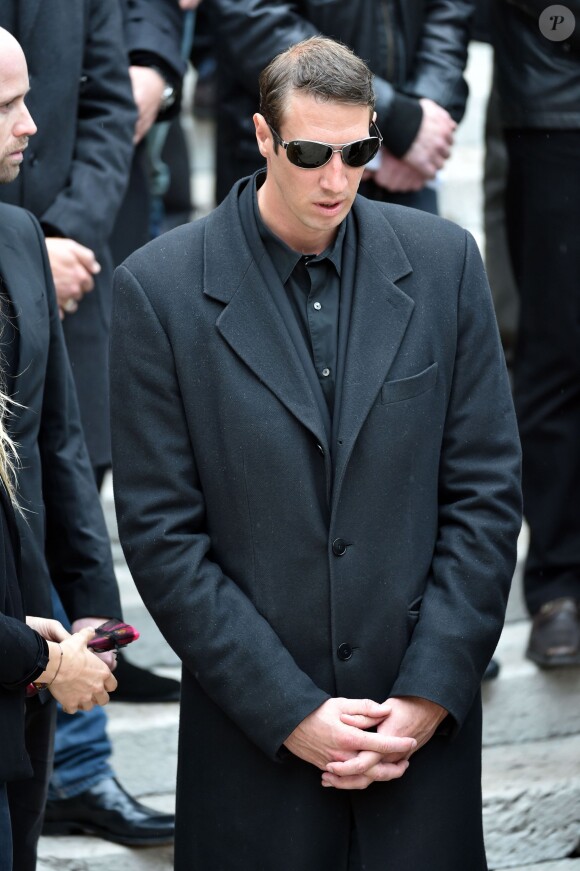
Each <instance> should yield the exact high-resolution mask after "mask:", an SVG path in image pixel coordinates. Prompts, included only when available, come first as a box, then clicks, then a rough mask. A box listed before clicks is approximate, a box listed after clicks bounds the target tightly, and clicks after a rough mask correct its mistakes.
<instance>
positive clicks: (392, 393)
mask: <svg viewBox="0 0 580 871" xmlns="http://www.w3.org/2000/svg"><path fill="white" fill-rule="evenodd" d="M437 369H438V364H437V363H432V364H431V365H430V366H428V367H427V369H424V370H423V371H422V372H419V373H418V374H417V375H411V376H410V378H401V379H400V380H399V381H385V383H384V384H383V386H382V388H381V403H382V404H383V405H389V404H390V403H392V402H403V400H405V399H414V398H415V397H416V396H420V395H421V394H422V393H426V392H427V391H428V390H431V388H432V387H435V384H436V383H437Z"/></svg>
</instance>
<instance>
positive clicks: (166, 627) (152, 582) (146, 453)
mask: <svg viewBox="0 0 580 871" xmlns="http://www.w3.org/2000/svg"><path fill="white" fill-rule="evenodd" d="M201 356H203V354H201ZM111 402H112V405H111V419H112V443H113V483H114V488H115V504H116V509H117V520H118V524H119V533H120V538H121V543H122V546H123V550H124V553H125V557H126V559H127V563H128V565H129V568H130V570H131V573H132V575H133V578H134V580H135V583H136V585H137V587H138V589H139V592H140V594H141V596H142V598H143V601H144V603H145V605H146V606H147V608H148V609H149V611H150V612H151V614H152V615H153V617H154V619H155V621H156V623H157V624H158V626H159V628H160V629H161V631H162V633H163V635H164V636H165V638H166V639H167V641H168V642H169V644H170V645H171V647H172V648H173V649H174V651H175V652H176V653H177V655H178V656H179V658H180V659H181V660H182V662H183V664H184V666H185V668H186V669H187V670H188V671H189V672H190V673H191V675H193V676H194V677H195V679H196V680H197V681H198V682H199V684H200V685H201V686H202V688H203V689H204V690H205V692H206V693H207V694H208V696H209V697H210V698H211V699H212V700H213V701H214V702H215V703H216V704H217V705H218V706H219V707H220V708H221V709H222V710H223V711H224V713H225V714H226V715H227V716H228V717H230V718H231V720H233V721H234V722H235V723H236V725H237V726H238V727H239V728H240V729H241V730H242V731H243V732H244V733H245V734H246V735H247V736H248V737H249V738H250V740H252V741H253V742H254V743H255V744H257V745H258V746H259V747H260V748H261V749H262V750H263V751H264V752H265V753H266V754H268V755H269V756H270V757H271V758H273V759H277V758H278V752H279V750H280V748H281V745H282V744H283V742H284V741H285V739H286V738H287V737H288V735H289V734H290V733H291V732H292V731H293V729H294V728H295V727H296V726H297V725H298V723H299V722H301V721H302V720H303V719H304V717H306V716H307V715H308V714H310V713H311V712H312V711H313V710H314V709H315V708H317V707H318V706H319V705H321V704H322V703H323V702H324V701H325V700H326V699H327V698H328V694H327V693H325V692H323V691H322V690H321V689H320V688H319V687H317V686H316V685H315V684H314V683H313V681H312V680H311V678H310V677H308V675H306V674H305V673H304V672H303V671H302V670H301V669H300V668H299V667H298V665H297V664H296V662H295V660H294V659H293V658H292V656H291V655H290V653H289V652H288V650H287V649H286V648H285V647H284V645H283V644H282V642H281V640H280V639H279V637H278V636H277V635H276V633H275V632H274V631H273V629H272V628H271V626H270V625H269V623H268V622H267V621H266V620H265V619H264V618H263V617H262V616H261V615H260V613H259V612H258V611H257V610H256V608H255V606H254V605H253V603H252V602H251V601H250V600H249V598H248V597H247V596H246V595H245V593H244V592H243V591H242V590H241V588H240V587H239V586H238V585H237V584H236V583H235V582H234V581H233V580H232V579H231V578H230V577H228V576H226V575H225V574H224V572H223V571H222V569H221V568H220V566H219V565H218V564H217V563H216V562H215V560H214V559H213V558H212V543H211V539H210V535H209V533H208V530H207V528H206V520H205V504H204V494H203V491H202V486H201V482H200V473H199V470H198V464H202V463H203V458H202V457H199V458H198V457H195V456H194V454H193V448H192V444H191V440H190V437H189V429H188V422H187V418H188V416H189V415H195V414H196V413H200V414H201V413H202V410H200V409H197V410H196V409H188V411H187V415H186V412H185V409H184V407H183V401H182V397H181V393H180V386H179V382H178V378H177V373H176V368H175V365H174V361H173V349H172V345H171V340H170V337H169V336H168V334H167V333H166V332H165V330H164V328H163V325H162V324H161V322H160V320H159V318H158V316H157V313H156V311H155V310H154V308H153V306H152V304H151V302H150V300H149V299H148V297H147V295H146V294H145V292H144V290H143V288H142V287H141V285H140V283H139V281H138V280H137V279H136V278H135V276H134V275H133V274H132V273H131V272H130V271H129V269H128V268H127V266H125V265H123V266H120V267H119V268H118V269H117V270H116V273H115V290H114V308H113V323H112V335H111Z"/></svg>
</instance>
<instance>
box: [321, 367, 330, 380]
mask: <svg viewBox="0 0 580 871" xmlns="http://www.w3.org/2000/svg"><path fill="white" fill-rule="evenodd" d="M322 374H323V376H324V378H328V376H329V375H330V369H323V370H322Z"/></svg>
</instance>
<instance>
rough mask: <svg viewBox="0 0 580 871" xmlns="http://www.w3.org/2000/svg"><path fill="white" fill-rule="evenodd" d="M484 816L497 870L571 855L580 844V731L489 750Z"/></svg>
mask: <svg viewBox="0 0 580 871" xmlns="http://www.w3.org/2000/svg"><path fill="white" fill-rule="evenodd" d="M483 820H484V830H485V837H486V848H487V853H488V860H489V864H490V866H491V867H492V868H494V869H500V868H510V867H512V868H513V867H517V866H518V865H526V864H532V863H534V862H536V863H537V862H542V861H554V860H557V859H565V858H566V857H568V856H570V855H571V854H572V853H573V852H574V850H575V849H576V848H577V846H578V844H579V842H580V735H574V736H571V737H569V738H561V739H560V740H558V741H537V742H531V743H523V744H512V745H508V746H502V747H488V748H486V749H485V750H484V752H483Z"/></svg>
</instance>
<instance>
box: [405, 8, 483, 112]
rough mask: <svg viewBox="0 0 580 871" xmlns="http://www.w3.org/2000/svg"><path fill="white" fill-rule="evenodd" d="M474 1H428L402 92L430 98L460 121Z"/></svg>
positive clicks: (465, 93)
mask: <svg viewBox="0 0 580 871" xmlns="http://www.w3.org/2000/svg"><path fill="white" fill-rule="evenodd" d="M474 11H475V2H474V0H428V2H427V3H426V4H425V11H424V19H423V27H422V30H421V38H420V40H419V44H418V46H417V51H416V53H415V55H414V59H413V64H412V72H411V76H410V78H409V80H408V81H407V82H406V84H405V92H406V93H407V94H412V95H414V96H416V97H429V99H431V100H434V101H435V102H436V103H438V104H439V105H440V106H443V108H444V109H447V111H448V112H449V114H450V115H451V116H452V117H453V118H454V119H455V121H460V120H461V119H462V117H463V114H464V112H465V104H466V102H467V94H468V88H467V83H466V82H465V79H464V78H463V71H464V69H465V65H466V63H467V48H468V45H469V36H470V29H471V19H472V17H473V14H474Z"/></svg>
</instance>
